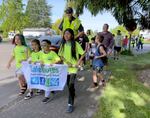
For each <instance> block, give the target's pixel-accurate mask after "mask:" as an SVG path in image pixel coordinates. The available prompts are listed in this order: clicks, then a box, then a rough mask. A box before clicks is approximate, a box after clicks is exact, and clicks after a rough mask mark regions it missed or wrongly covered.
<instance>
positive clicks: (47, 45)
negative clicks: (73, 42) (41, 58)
mask: <svg viewBox="0 0 150 118" xmlns="http://www.w3.org/2000/svg"><path fill="white" fill-rule="evenodd" d="M41 46H42V49H43V50H44V51H49V50H50V44H48V43H47V42H45V41H43V42H42V45H41Z"/></svg>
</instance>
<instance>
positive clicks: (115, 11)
mask: <svg viewBox="0 0 150 118" xmlns="http://www.w3.org/2000/svg"><path fill="white" fill-rule="evenodd" d="M67 1H68V2H70V1H75V7H76V13H79V14H82V13H83V9H84V8H87V9H88V10H89V11H90V12H91V13H92V15H97V14H98V13H99V12H103V11H106V10H107V11H110V12H111V13H112V15H113V16H114V17H115V18H116V20H117V21H118V23H119V24H124V25H125V26H126V27H127V29H129V28H128V26H130V25H128V23H129V21H132V23H134V22H137V23H139V24H140V25H141V28H142V29H150V1H149V0H67Z"/></svg>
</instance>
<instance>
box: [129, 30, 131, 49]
mask: <svg viewBox="0 0 150 118" xmlns="http://www.w3.org/2000/svg"><path fill="white" fill-rule="evenodd" d="M130 51H131V33H130V36H129V52H130Z"/></svg>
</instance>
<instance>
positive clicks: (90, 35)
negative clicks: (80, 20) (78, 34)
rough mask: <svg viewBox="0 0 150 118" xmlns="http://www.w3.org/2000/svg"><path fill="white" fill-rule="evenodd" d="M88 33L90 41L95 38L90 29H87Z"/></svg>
mask: <svg viewBox="0 0 150 118" xmlns="http://www.w3.org/2000/svg"><path fill="white" fill-rule="evenodd" d="M86 35H87V37H88V39H89V43H91V42H92V41H91V39H92V38H93V36H92V33H91V30H90V29H89V30H87V31H86Z"/></svg>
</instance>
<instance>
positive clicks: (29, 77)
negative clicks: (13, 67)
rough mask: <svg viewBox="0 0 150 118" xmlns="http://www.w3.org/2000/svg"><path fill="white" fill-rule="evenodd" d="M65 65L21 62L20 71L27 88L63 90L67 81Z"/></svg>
mask: <svg viewBox="0 0 150 118" xmlns="http://www.w3.org/2000/svg"><path fill="white" fill-rule="evenodd" d="M67 70H68V67H67V65H62V64H54V65H52V66H48V65H45V66H41V65H40V64H29V63H28V62H23V63H22V71H23V73H24V76H25V78H26V81H27V84H28V88H29V89H41V90H45V91H57V90H63V89H64V86H65V84H66V81H67Z"/></svg>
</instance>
